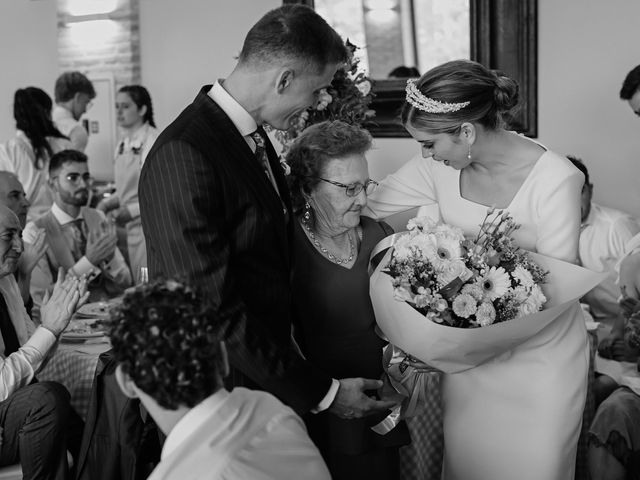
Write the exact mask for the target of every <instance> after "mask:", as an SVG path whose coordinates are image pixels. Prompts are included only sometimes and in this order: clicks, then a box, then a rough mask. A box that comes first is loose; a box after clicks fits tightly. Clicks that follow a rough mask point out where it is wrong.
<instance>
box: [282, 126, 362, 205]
mask: <svg viewBox="0 0 640 480" xmlns="http://www.w3.org/2000/svg"><path fill="white" fill-rule="evenodd" d="M372 141H373V140H372V138H371V134H370V133H369V132H368V131H366V130H365V129H363V128H360V127H358V126H356V125H350V124H348V123H345V122H341V121H339V120H334V121H324V122H320V123H316V124H315V125H311V126H310V127H308V128H306V129H305V130H304V131H303V132H302V133H301V134H300V136H299V137H298V138H296V140H295V142H294V143H293V145H291V148H290V149H289V152H288V153H287V159H286V161H287V163H288V164H289V166H290V167H291V173H290V174H289V176H288V177H287V180H288V182H289V190H290V191H291V201H292V203H293V211H294V212H295V213H296V214H298V213H300V212H302V210H303V208H304V204H305V197H304V195H305V194H306V195H309V194H310V193H311V192H312V191H313V190H314V189H315V188H316V186H317V185H318V183H320V180H318V177H322V176H323V174H324V172H325V169H326V166H327V164H328V163H329V162H330V161H332V160H336V159H341V158H344V157H347V156H350V155H359V154H362V153H365V152H367V151H368V150H369V149H370V148H371V144H372Z"/></svg>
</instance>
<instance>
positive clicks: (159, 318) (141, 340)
mask: <svg viewBox="0 0 640 480" xmlns="http://www.w3.org/2000/svg"><path fill="white" fill-rule="evenodd" d="M216 316H217V314H216V310H215V308H214V307H213V306H212V305H211V304H210V303H209V302H208V300H207V297H206V296H205V295H203V294H202V293H200V292H199V291H197V290H196V289H194V288H192V287H191V286H189V285H187V284H185V283H181V282H179V281H176V280H157V281H155V282H153V283H150V284H146V285H141V286H138V287H136V288H135V289H131V290H129V291H128V292H127V293H126V294H125V296H124V299H123V301H122V304H121V305H120V306H118V307H116V308H115V309H114V310H113V311H112V315H111V318H112V328H111V334H110V338H111V344H112V345H113V355H114V357H115V359H116V361H117V362H118V365H119V367H118V368H119V369H120V370H121V372H122V373H124V374H125V376H126V377H128V380H127V381H130V382H133V384H134V385H135V388H136V389H139V390H141V391H142V392H143V393H144V394H146V395H148V396H149V397H151V398H152V399H153V400H154V401H155V402H156V403H157V404H158V405H160V407H162V408H164V409H167V410H176V409H178V408H180V407H188V408H192V407H194V406H196V405H197V404H198V403H200V402H202V401H203V400H204V399H206V398H207V397H209V396H210V395H212V394H214V393H215V392H216V391H218V390H219V389H221V388H223V383H222V379H223V378H224V376H226V373H227V372H226V370H227V368H228V367H227V363H226V362H227V360H226V352H225V350H224V346H223V345H222V343H221V342H220V332H219V329H218V327H217V326H216V325H217V324H218V322H217V320H218V319H217V318H216ZM119 375H121V374H119ZM121 381H122V380H121V379H119V382H121ZM121 386H122V383H121ZM129 387H130V384H129ZM123 391H125V393H127V391H126V388H124V387H123ZM160 426H161V427H162V425H160Z"/></svg>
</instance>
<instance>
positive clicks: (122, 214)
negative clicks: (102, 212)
mask: <svg viewBox="0 0 640 480" xmlns="http://www.w3.org/2000/svg"><path fill="white" fill-rule="evenodd" d="M112 215H113V218H114V219H115V221H116V224H117V225H118V226H120V227H124V226H125V225H126V224H127V223H129V222H130V221H131V220H133V217H132V216H131V212H129V209H128V208H127V207H120V208H119V209H117V210H115V211H114V212H113V214H112Z"/></svg>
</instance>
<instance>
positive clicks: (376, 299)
mask: <svg viewBox="0 0 640 480" xmlns="http://www.w3.org/2000/svg"><path fill="white" fill-rule="evenodd" d="M396 235H397V234H396ZM392 244H393V239H392V238H390V237H388V238H387V239H383V240H382V241H381V242H380V248H378V247H376V248H375V249H374V252H373V254H372V255H375V254H376V253H379V252H380V251H381V249H383V248H385V247H389V246H391V245H392ZM392 252H393V249H392V248H391V249H389V251H387V253H386V254H385V256H384V258H383V259H382V261H381V262H380V263H379V264H378V266H377V268H376V269H375V270H374V271H373V273H372V275H371V279H370V286H369V293H370V296H371V302H372V305H373V309H374V312H375V316H376V322H377V324H378V327H379V329H380V331H381V332H382V334H383V336H384V337H385V338H387V339H388V340H389V342H390V346H389V347H387V351H390V353H387V351H385V363H384V365H385V370H386V372H387V373H388V375H389V380H388V381H389V383H390V384H391V385H393V386H394V388H395V390H396V392H398V393H399V394H402V395H403V396H404V397H405V401H403V404H402V405H401V407H400V409H399V410H398V411H394V414H396V418H395V420H392V419H385V420H384V421H383V422H381V423H380V424H378V425H376V426H375V427H373V428H374V430H375V429H377V430H375V431H379V432H378V433H386V432H388V431H389V430H390V428H388V427H389V426H390V425H393V426H395V424H397V423H398V421H399V420H400V418H401V416H402V415H405V416H410V414H411V413H412V412H414V413H415V412H416V406H415V405H416V404H418V403H420V398H421V392H422V391H423V389H424V388H429V387H430V385H432V384H433V383H431V384H430V383H429V382H428V378H425V377H426V376H427V375H439V374H433V373H426V370H424V369H423V368H422V366H421V365H424V366H428V367H427V368H430V370H431V371H434V370H437V371H441V372H443V373H457V372H463V371H465V370H469V369H472V368H474V367H476V366H478V365H481V364H483V363H486V362H489V361H493V360H494V359H497V358H498V357H502V358H503V359H505V358H508V356H509V355H510V351H511V350H513V349H514V348H516V347H518V346H519V345H521V344H522V343H524V342H525V341H527V340H529V339H530V338H532V337H534V336H535V335H537V334H538V333H540V332H541V331H542V330H543V329H545V327H547V326H549V325H550V324H552V323H553V322H554V321H556V320H558V319H562V318H564V317H563V316H562V313H564V312H565V311H567V310H568V309H569V308H570V307H571V306H572V305H574V304H575V302H576V301H578V299H579V298H580V297H581V296H582V295H583V294H585V293H586V292H588V291H589V290H591V289H592V288H593V287H594V286H596V285H597V284H598V283H600V282H601V281H602V280H603V279H604V278H605V275H604V274H601V273H596V272H593V271H591V270H587V269H585V268H582V267H579V266H577V265H574V264H571V263H568V262H563V261H561V260H557V259H553V258H550V257H546V256H543V255H539V254H535V253H530V255H531V258H532V259H533V260H534V261H535V262H536V263H537V264H538V265H540V266H541V267H542V268H544V269H545V270H548V271H549V275H548V278H547V283H546V284H544V285H543V286H542V287H543V291H544V294H545V296H546V297H547V302H546V304H545V307H544V309H543V310H541V311H539V312H536V313H533V314H531V315H525V316H521V317H518V318H515V319H513V320H509V321H507V322H502V323H494V324H492V325H488V326H485V327H480V328H454V327H450V326H447V325H441V324H438V323H435V322H432V321H431V320H428V319H427V318H425V317H424V316H423V315H422V314H421V313H420V312H418V311H417V310H415V309H414V308H413V307H412V306H411V305H409V304H408V303H406V302H402V301H398V300H396V299H395V298H394V295H393V290H394V289H393V286H392V283H391V277H390V276H389V275H387V274H386V273H384V272H383V271H382V270H383V269H384V268H385V267H386V265H387V264H388V263H389V260H390V258H391V255H392ZM400 352H402V353H400ZM404 352H406V353H404ZM403 355H404V357H406V356H407V355H409V356H410V357H411V358H413V359H416V361H419V362H421V365H417V364H416V365H414V366H412V367H411V369H410V368H406V370H405V371H404V372H402V371H400V366H401V365H403V362H405V363H406V361H405V360H403ZM416 367H417V368H416ZM420 377H423V378H420ZM432 380H433V378H432ZM403 409H404V410H403ZM392 415H393V414H392ZM394 421H395V424H393V423H392V422H394ZM383 425H384V426H383ZM393 426H391V428H393ZM378 427H379V428H378ZM385 430H386V432H385Z"/></svg>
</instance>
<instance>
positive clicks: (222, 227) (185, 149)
mask: <svg viewBox="0 0 640 480" xmlns="http://www.w3.org/2000/svg"><path fill="white" fill-rule="evenodd" d="M210 88H211V87H210V86H205V87H203V88H202V90H201V91H200V93H199V94H198V96H197V97H196V99H195V100H194V102H193V103H192V104H191V105H189V106H188V107H187V108H186V109H185V110H184V111H183V112H182V113H181V114H180V115H179V116H178V118H177V119H176V120H175V121H174V122H173V123H172V124H171V125H169V127H167V128H166V129H165V130H164V131H163V132H162V134H161V135H160V136H159V138H158V140H157V141H156V142H155V144H154V146H153V148H152V150H151V152H150V153H149V155H148V157H147V159H146V161H145V163H144V166H143V168H142V173H141V176H140V184H139V197H140V210H141V217H142V226H143V229H144V234H145V238H146V242H147V250H148V252H147V255H148V264H149V269H150V274H151V276H152V277H156V276H159V275H162V276H165V277H166V276H175V275H180V274H182V275H186V276H187V277H189V278H190V279H191V280H193V281H194V282H195V283H197V284H199V285H203V286H205V287H206V290H207V292H209V293H210V294H211V300H212V301H213V302H214V304H215V305H216V307H217V308H218V312H219V315H220V317H219V319H218V320H219V321H220V322H221V324H223V325H224V327H225V341H226V343H227V350H228V352H229V360H230V363H231V366H232V367H233V368H236V369H238V370H239V371H240V372H242V373H243V374H244V375H246V376H247V377H249V379H251V380H252V381H253V382H255V383H256V384H257V385H259V386H260V387H261V388H262V389H264V390H266V391H268V392H270V393H272V394H274V395H275V396H277V397H278V398H280V399H281V400H282V401H283V402H285V403H287V404H288V405H290V406H291V407H292V408H294V409H295V410H296V411H298V412H305V411H307V410H309V409H311V408H313V407H314V406H316V405H317V404H318V403H319V402H320V400H322V398H323V397H324V395H325V394H326V393H327V391H328V390H329V387H330V385H331V378H330V377H329V376H327V375H326V374H324V373H323V372H322V371H321V370H320V369H318V368H316V367H314V366H313V365H311V364H310V363H308V362H307V361H305V360H304V359H303V358H302V357H301V356H300V355H299V354H298V353H297V351H296V349H295V348H294V346H293V344H292V342H291V325H292V318H291V315H292V313H291V312H292V308H291V285H290V282H291V247H292V227H291V224H290V223H289V224H288V225H287V223H286V221H285V215H284V212H283V204H284V205H285V206H286V209H287V210H288V216H289V218H292V214H291V200H290V198H289V194H288V189H287V185H286V181H285V178H284V175H283V173H282V169H281V168H280V165H279V163H278V160H277V157H276V154H275V151H274V150H273V147H272V146H271V144H270V143H269V142H267V143H268V145H267V153H268V157H269V161H270V164H271V168H272V171H273V173H274V176H275V179H276V182H277V184H278V189H279V190H280V192H281V195H282V200H281V199H280V198H279V197H278V195H277V193H276V192H275V190H274V188H273V186H272V185H271V184H270V182H269V180H268V179H267V177H266V176H265V174H264V171H263V170H262V168H261V167H260V165H259V164H258V161H257V160H256V158H255V156H254V154H253V152H252V151H251V149H250V148H249V146H248V145H247V142H246V141H245V139H244V138H243V137H242V135H241V134H240V132H238V130H237V129H236V127H235V126H234V125H233V123H232V122H231V120H230V119H229V117H228V116H227V115H226V114H225V113H224V112H223V111H222V109H221V108H220V107H219V106H218V105H217V104H216V103H215V102H214V101H213V100H212V99H211V98H210V97H209V96H208V95H207V92H208V90H209V89H210Z"/></svg>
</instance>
